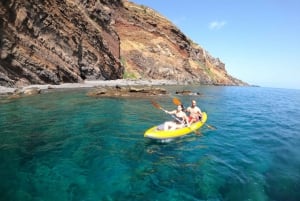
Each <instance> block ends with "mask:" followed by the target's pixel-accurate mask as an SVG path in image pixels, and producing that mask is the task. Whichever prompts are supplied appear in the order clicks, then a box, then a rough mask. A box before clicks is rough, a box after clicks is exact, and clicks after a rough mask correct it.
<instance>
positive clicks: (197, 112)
mask: <svg viewBox="0 0 300 201" xmlns="http://www.w3.org/2000/svg"><path fill="white" fill-rule="evenodd" d="M191 103H192V105H191V106H189V107H188V108H187V109H186V111H187V112H188V113H189V117H188V122H189V123H190V124H192V123H195V122H197V121H199V120H201V118H202V112H201V109H200V108H199V107H198V106H197V102H196V101H195V100H192V102H191Z"/></svg>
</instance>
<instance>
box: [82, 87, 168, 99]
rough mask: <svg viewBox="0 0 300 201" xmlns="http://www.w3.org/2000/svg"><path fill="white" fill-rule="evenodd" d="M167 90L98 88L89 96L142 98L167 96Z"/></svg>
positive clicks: (153, 88) (158, 88)
mask: <svg viewBox="0 0 300 201" xmlns="http://www.w3.org/2000/svg"><path fill="white" fill-rule="evenodd" d="M167 93H168V92H167V90H166V89H164V88H160V87H144V86H140V87H138V86H136V87H128V86H122V87H121V86H115V87H105V88H104V87H97V88H94V89H91V90H90V91H89V92H88V93H87V96H91V97H141V96H154V95H164V94H167Z"/></svg>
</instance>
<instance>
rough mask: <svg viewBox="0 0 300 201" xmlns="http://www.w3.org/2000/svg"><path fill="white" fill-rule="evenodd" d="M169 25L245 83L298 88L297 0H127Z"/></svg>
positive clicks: (299, 27) (299, 17)
mask: <svg viewBox="0 0 300 201" xmlns="http://www.w3.org/2000/svg"><path fill="white" fill-rule="evenodd" d="M131 1H132V2H134V3H137V4H140V5H145V6H148V7H150V8H152V9H154V10H156V11H157V12H159V13H160V14H162V15H163V16H165V17H167V18H168V19H169V20H170V21H171V22H173V23H174V24H175V25H176V26H177V27H178V28H179V29H180V30H181V31H182V32H183V33H184V34H185V35H186V36H187V37H189V38H190V39H191V40H193V41H194V42H196V43H197V44H199V45H200V46H201V47H203V48H204V49H205V50H207V51H208V52H209V53H210V54H211V55H212V56H213V57H218V58H220V60H221V61H222V62H224V63H225V67H226V70H227V72H228V73H229V74H230V75H232V76H234V77H236V78H239V79H241V80H243V81H245V82H247V83H249V84H253V85H259V86H264V87H276V88H296V89H300V1H298V0H251V1H241V0H185V1H182V0H172V1H167V0H164V1H163V0H131Z"/></svg>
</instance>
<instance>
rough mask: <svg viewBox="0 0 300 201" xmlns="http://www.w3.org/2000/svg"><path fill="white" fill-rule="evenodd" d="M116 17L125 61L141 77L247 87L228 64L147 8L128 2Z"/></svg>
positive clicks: (122, 56) (134, 73)
mask: <svg viewBox="0 0 300 201" xmlns="http://www.w3.org/2000/svg"><path fill="white" fill-rule="evenodd" d="M124 6H125V8H126V9H123V10H122V12H119V13H120V17H118V18H116V23H115V24H114V26H115V27H116V30H117V33H118V34H119V36H120V40H121V58H122V59H121V60H122V62H123V63H124V65H125V70H126V71H127V72H128V74H130V75H132V76H135V77H137V78H142V79H143V78H146V79H149V78H151V79H172V80H177V81H180V82H187V83H189V82H191V83H195V82H196V83H202V84H211V85H245V84H246V83H244V82H242V81H240V80H238V79H236V78H233V77H232V76H230V75H228V73H227V71H226V69H225V64H224V63H222V62H221V61H220V60H219V59H218V58H214V57H212V56H211V55H210V54H209V53H208V52H207V51H206V50H204V49H203V48H202V47H200V46H199V45H197V44H195V43H193V41H192V40H190V39H189V38H188V37H187V36H185V35H184V34H183V33H182V32H181V31H180V30H179V29H178V28H177V27H176V26H175V25H174V24H172V23H171V22H170V21H169V20H168V19H166V18H165V17H163V16H162V15H160V14H158V13H157V12H156V11H154V10H152V9H151V8H148V7H146V6H138V5H136V4H133V3H131V2H124Z"/></svg>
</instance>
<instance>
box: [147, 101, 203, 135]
mask: <svg viewBox="0 0 300 201" xmlns="http://www.w3.org/2000/svg"><path fill="white" fill-rule="evenodd" d="M151 103H152V105H153V106H154V107H155V108H157V109H160V110H162V111H164V112H167V110H165V109H164V108H162V107H161V106H160V105H159V104H158V103H157V102H154V101H151ZM171 116H172V118H174V119H176V120H177V121H180V120H179V119H177V118H176V117H175V116H173V115H171ZM188 128H189V129H191V130H192V131H193V132H195V133H196V134H197V135H201V133H200V132H199V131H196V130H193V129H192V128H191V127H188Z"/></svg>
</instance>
